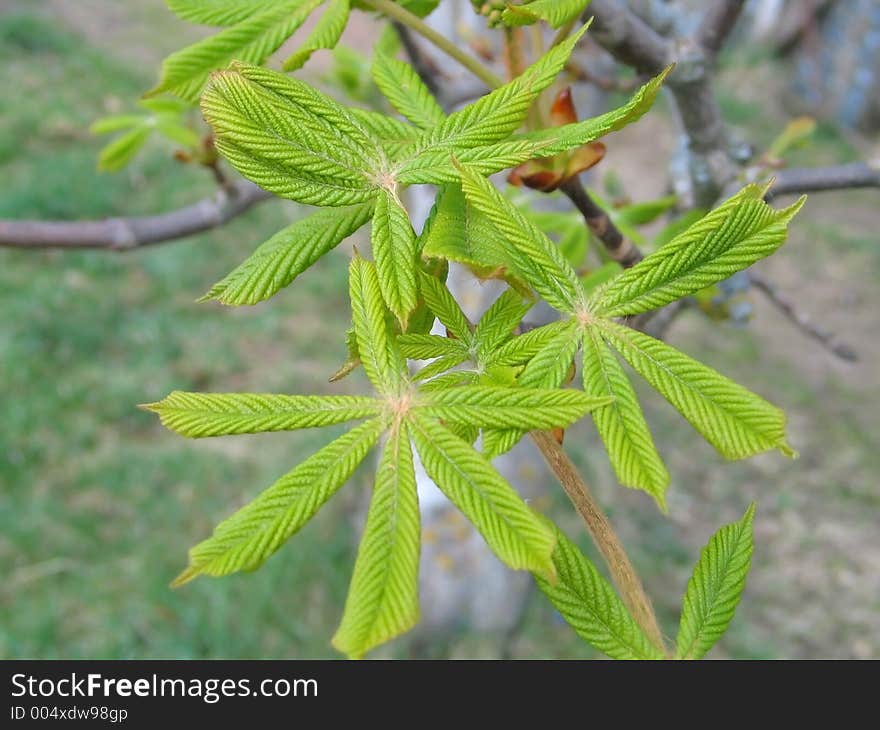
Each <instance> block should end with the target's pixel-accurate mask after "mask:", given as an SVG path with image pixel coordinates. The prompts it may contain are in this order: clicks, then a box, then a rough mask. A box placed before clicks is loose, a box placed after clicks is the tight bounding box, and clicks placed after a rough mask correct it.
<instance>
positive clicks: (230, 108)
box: [202, 64, 383, 206]
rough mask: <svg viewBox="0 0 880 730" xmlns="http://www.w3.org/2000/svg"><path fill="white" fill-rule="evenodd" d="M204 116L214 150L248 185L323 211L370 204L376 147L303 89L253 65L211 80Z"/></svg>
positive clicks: (339, 111)
mask: <svg viewBox="0 0 880 730" xmlns="http://www.w3.org/2000/svg"><path fill="white" fill-rule="evenodd" d="M202 112H203V113H204V116H205V119H206V120H207V121H208V123H209V124H210V125H211V127H212V128H213V129H214V133H215V135H216V146H217V149H218V150H219V151H220V153H221V154H223V156H224V157H226V159H228V160H229V162H230V163H231V164H232V165H233V166H234V167H235V168H236V169H237V170H238V171H239V172H241V173H242V175H244V176H245V177H248V178H249V179H251V180H253V181H254V182H256V183H257V184H258V185H260V186H262V187H264V188H265V189H267V190H269V191H271V192H274V193H275V194H277V195H280V196H282V197H286V198H291V199H293V200H297V201H299V202H302V203H311V204H315V205H321V206H343V205H354V204H356V203H363V202H367V201H370V200H373V199H374V198H375V197H376V192H377V189H378V188H377V186H376V184H375V183H373V182H372V181H371V180H370V175H371V174H372V173H373V172H375V171H376V170H377V169H378V168H379V167H380V166H381V162H380V160H381V158H382V155H383V153H382V151H381V149H380V148H379V145H378V142H377V141H376V140H375V139H373V138H371V137H370V136H369V134H368V133H367V132H366V131H365V130H364V129H363V128H362V126H361V124H360V123H359V121H358V119H357V118H356V117H355V116H354V115H352V114H350V113H349V112H348V110H347V109H345V108H344V107H342V106H341V105H339V104H337V103H336V102H335V101H333V100H332V99H330V97H328V96H326V95H325V94H322V93H321V92H319V91H317V90H316V89H313V88H311V87H310V86H308V85H307V84H304V83H303V82H301V81H299V80H298V79H292V78H289V77H287V76H284V75H283V74H279V73H276V72H275V71H270V70H268V69H261V68H258V67H256V66H247V65H242V64H237V65H235V66H233V67H232V68H230V69H228V70H226V71H220V72H217V73H215V74H213V76H212V78H211V83H210V84H209V85H208V87H207V88H206V89H205V93H204V94H203V95H202Z"/></svg>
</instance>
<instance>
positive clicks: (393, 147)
mask: <svg viewBox="0 0 880 730" xmlns="http://www.w3.org/2000/svg"><path fill="white" fill-rule="evenodd" d="M347 111H348V113H349V114H350V115H351V116H352V117H353V118H354V119H355V120H356V121H357V123H358V124H359V125H360V127H361V128H362V129H363V130H364V131H365V132H366V133H368V134H369V135H370V136H371V137H372V138H373V139H375V140H377V141H378V143H379V145H380V146H381V147H382V149H384V150H385V151H386V153H387V155H388V157H392V158H393V157H396V156H397V155H398V154H399V153H400V151H401V150H404V149H406V148H407V147H409V146H410V145H411V144H412V143H413V142H415V140H416V139H417V138H418V133H419V131H418V130H417V129H416V128H415V127H414V126H412V125H411V124H407V123H406V122H404V121H401V120H400V119H395V118H394V117H389V116H388V115H387V114H380V113H379V112H374V111H371V110H369V109H358V108H356V107H351V108H349V109H348V110H347Z"/></svg>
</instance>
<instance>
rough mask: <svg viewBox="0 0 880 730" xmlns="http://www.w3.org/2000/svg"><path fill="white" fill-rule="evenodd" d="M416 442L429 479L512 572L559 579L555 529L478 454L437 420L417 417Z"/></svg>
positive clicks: (415, 427)
mask: <svg viewBox="0 0 880 730" xmlns="http://www.w3.org/2000/svg"><path fill="white" fill-rule="evenodd" d="M411 429H412V436H413V440H414V441H415V444H416V448H417V449H418V452H419V456H420V457H421V459H422V464H423V465H424V467H425V471H426V472H427V473H428V476H430V477H431V479H433V480H434V482H435V483H436V484H437V486H438V487H440V489H441V490H442V491H443V493H444V494H445V495H446V496H447V497H449V499H450V500H451V501H452V503H453V504H455V505H456V506H457V507H458V508H459V509H460V510H461V511H462V512H463V513H464V514H465V516H466V517H467V518H468V519H469V520H470V521H471V522H472V523H473V524H474V526H475V527H476V528H477V530H479V532H480V534H481V535H482V536H483V538H484V539H485V540H486V542H487V543H488V545H489V547H490V548H492V551H493V552H494V553H495V554H496V555H497V556H498V557H499V558H500V559H501V561H502V562H504V563H505V564H506V565H508V566H509V567H511V568H515V569H522V570H531V571H532V572H534V573H537V574H539V575H543V576H545V577H546V578H547V579H548V580H551V581H552V580H555V573H556V571H555V569H554V567H553V559H552V554H553V548H554V545H555V542H556V539H555V536H554V535H553V531H552V530H551V529H550V528H549V527H548V526H547V525H546V524H545V523H544V521H543V520H542V519H541V518H540V517H539V516H538V515H537V514H536V513H535V512H533V511H532V510H531V509H529V507H528V506H526V504H525V502H523V501H522V499H521V498H520V496H519V495H518V494H517V493H516V492H515V491H514V490H513V488H512V487H511V486H510V485H509V484H508V483H507V482H506V481H505V480H504V479H503V478H502V477H501V475H500V474H498V472H497V471H495V469H494V468H493V467H492V466H491V465H490V464H489V462H488V461H486V460H485V459H484V458H483V457H482V456H481V455H480V454H478V453H477V452H476V451H474V450H473V449H472V448H471V447H470V446H469V445H468V444H467V443H465V442H464V441H462V440H461V439H460V438H459V437H458V436H456V435H454V434H452V433H450V431H449V430H447V429H446V428H444V427H443V426H441V425H440V424H439V423H438V422H437V421H435V420H433V419H430V418H427V417H426V416H422V415H418V414H416V415H415V416H414V417H413V418H412V420H411Z"/></svg>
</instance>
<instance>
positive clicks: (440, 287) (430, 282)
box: [419, 272, 474, 347]
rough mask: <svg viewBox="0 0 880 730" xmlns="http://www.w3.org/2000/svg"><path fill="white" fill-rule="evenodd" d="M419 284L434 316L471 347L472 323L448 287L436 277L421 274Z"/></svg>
mask: <svg viewBox="0 0 880 730" xmlns="http://www.w3.org/2000/svg"><path fill="white" fill-rule="evenodd" d="M419 282H420V288H421V291H422V296H423V297H424V299H425V303H426V304H427V305H428V309H430V310H431V311H432V312H433V313H434V316H436V317H437V319H439V320H440V323H441V324H442V325H443V326H444V327H446V329H447V330H448V331H449V332H451V333H452V334H453V335H455V336H456V337H457V338H458V339H459V340H461V341H462V343H464V345H465V346H466V347H469V346H470V345H471V343H472V342H473V339H474V334H473V332H471V323H470V322H469V321H468V319H467V317H465V316H464V312H462V311H461V307H460V306H459V305H458V302H456V301H455V298H454V297H453V296H452V294H451V293H450V291H449V289H447V288H446V285H445V284H444V283H443V282H442V281H440V280H439V279H438V278H437V277H436V276H431V275H430V274H426V273H424V272H419Z"/></svg>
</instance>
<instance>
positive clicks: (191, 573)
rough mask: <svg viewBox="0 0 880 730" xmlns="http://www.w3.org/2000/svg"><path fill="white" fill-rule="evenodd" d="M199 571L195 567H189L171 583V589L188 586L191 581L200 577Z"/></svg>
mask: <svg viewBox="0 0 880 730" xmlns="http://www.w3.org/2000/svg"><path fill="white" fill-rule="evenodd" d="M199 573H200V571H199V569H198V568H197V567H196V566H194V565H188V566H187V567H186V569H185V570H183V571H182V572H181V573H180V575H178V576H177V577H176V578H175V579H174V580H173V581H171V583H169V584H168V585H169V587H170V588H180V587H181V586H184V585H186V584H187V583H189V582H190V581H192V580H194V579H195V578H197V577H198V576H199Z"/></svg>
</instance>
